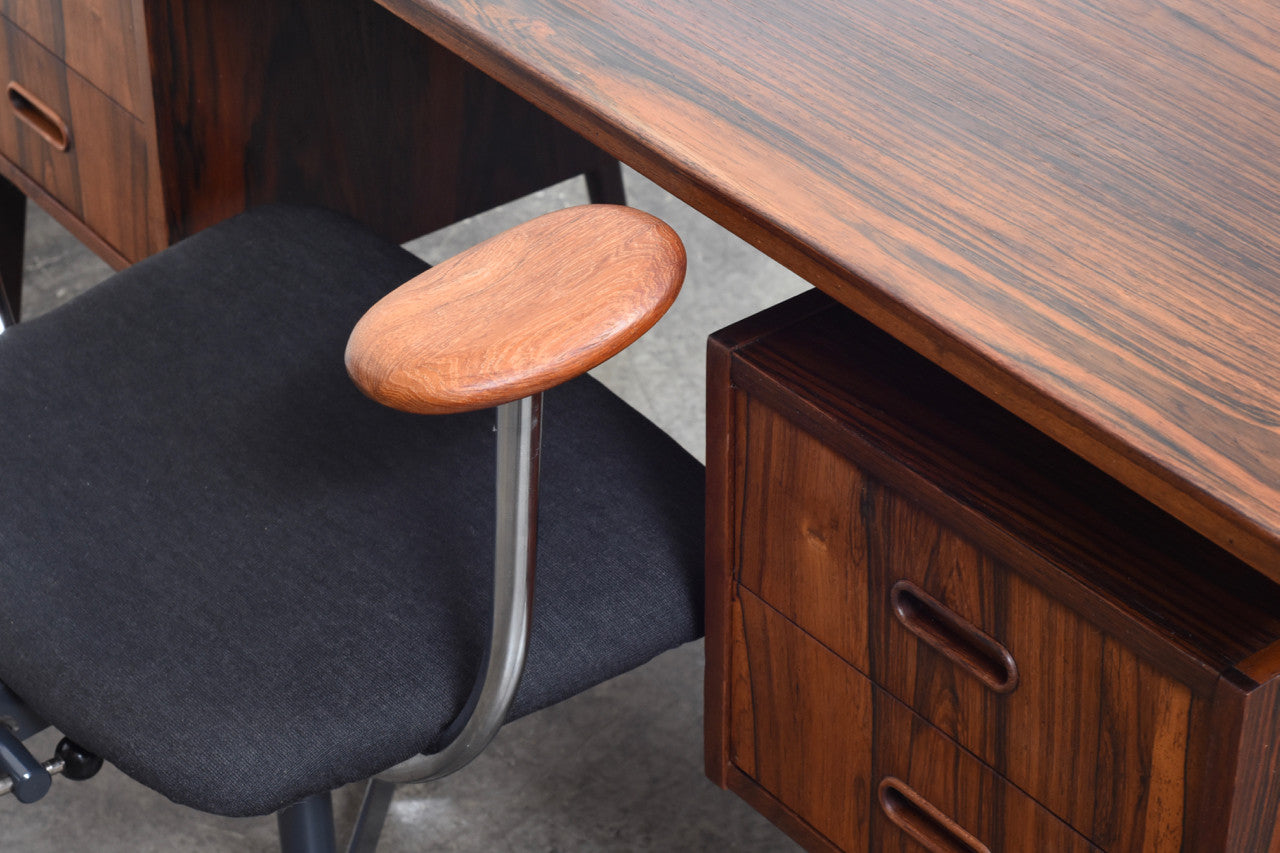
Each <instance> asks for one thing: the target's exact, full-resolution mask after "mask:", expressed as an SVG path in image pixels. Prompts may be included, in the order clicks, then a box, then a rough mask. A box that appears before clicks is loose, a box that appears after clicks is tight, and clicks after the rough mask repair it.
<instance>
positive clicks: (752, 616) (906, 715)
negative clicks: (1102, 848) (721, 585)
mask: <svg viewBox="0 0 1280 853" xmlns="http://www.w3.org/2000/svg"><path fill="white" fill-rule="evenodd" d="M735 623H736V624H735V625H734V631H735V633H736V635H737V637H738V640H737V644H738V646H739V648H741V649H743V651H744V653H743V654H742V655H739V656H737V657H736V658H735V661H736V662H737V664H738V666H739V667H740V670H739V671H738V672H735V673H734V678H733V680H732V683H733V685H734V689H733V696H732V705H733V708H734V714H733V716H734V719H735V721H736V725H735V726H734V729H733V737H732V740H731V750H732V753H733V757H734V761H735V763H736V764H737V766H738V767H739V768H740V769H741V770H742V771H743V772H744V773H746V774H747V775H748V776H750V777H751V778H753V779H754V780H756V781H757V782H758V783H759V784H760V785H761V786H762V787H763V788H765V789H766V790H767V791H769V792H770V793H771V794H773V796H775V797H777V798H778V800H779V801H781V802H782V803H783V804H784V805H786V806H787V807H788V808H789V809H791V810H792V811H793V812H794V813H795V814H796V815H797V816H798V817H800V818H801V819H803V820H804V821H806V822H807V823H808V824H809V825H810V826H811V827H812V828H813V829H815V830H816V831H818V832H819V833H821V834H822V836H823V837H824V838H825V839H827V840H829V841H830V842H832V843H833V844H835V845H836V846H837V847H838V848H839V849H842V850H851V851H862V850H875V851H886V853H887V851H899V850H901V851H915V850H919V849H921V848H920V847H919V846H918V845H917V843H916V841H914V840H913V838H914V837H916V835H917V834H924V835H926V836H934V837H940V838H941V839H943V840H942V841H940V842H939V846H936V847H934V848H931V849H939V850H956V851H961V852H962V853H983V851H991V853H996V851H1011V853H1020V851H1030V850H1053V851H1058V852H1059V853H1071V852H1072V851H1090V850H1094V849H1096V848H1094V847H1092V846H1091V845H1090V844H1089V843H1088V842H1087V841H1086V840H1085V839H1084V838H1082V837H1081V836H1080V835H1079V834H1077V833H1075V832H1073V831H1072V830H1071V829H1070V828H1069V827H1068V826H1067V825H1066V824H1064V823H1063V822H1062V821H1060V820H1058V819H1057V818H1055V817H1054V816H1053V815H1052V814H1050V813H1049V812H1048V811H1047V810H1046V809H1044V808H1041V807H1040V806H1038V805H1037V804H1036V803H1035V802H1033V801H1032V800H1031V798H1029V797H1027V796H1026V795H1025V794H1023V793H1022V792H1020V791H1018V790H1017V788H1015V787H1014V786H1013V785H1011V784H1009V782H1008V781H1006V780H1004V779H1001V778H1000V777H999V775H998V774H996V773H994V772H992V771H991V770H990V769H989V768H986V767H984V766H983V765H982V764H981V763H980V762H978V761H976V760H974V759H973V758H972V757H971V756H969V755H967V754H966V753H965V752H964V751H963V750H961V749H959V748H958V747H957V746H956V744H955V743H954V742H952V741H951V740H950V739H949V738H947V737H946V736H945V735H943V734H942V733H941V732H940V731H938V730H937V729H936V728H934V727H933V726H931V725H930V724H929V723H928V722H926V721H925V720H924V719H922V718H921V717H919V716H918V715H916V714H913V713H912V712H911V711H910V710H908V709H907V708H906V707H905V706H904V705H902V704H901V703H900V702H898V701H896V700H894V699H893V698H892V697H890V696H889V695H888V694H887V693H885V692H884V691H883V690H880V689H879V688H877V687H874V686H873V685H872V683H871V682H870V681H869V680H868V679H867V678H866V677H865V676H863V675H862V674H861V673H859V672H858V671H857V670H855V669H854V668H853V667H851V666H849V665H848V664H847V663H845V662H844V661H843V660H841V659H840V658H839V657H837V656H836V655H834V654H833V653H831V652H830V651H829V650H828V649H826V648H824V647H823V645H822V644H820V643H818V642H817V641H816V640H814V639H813V638H812V637H810V636H808V635H807V634H806V633H805V632H803V631H801V630H800V629H799V628H797V627H796V626H795V625H794V624H792V623H791V622H790V621H789V620H787V619H785V618H783V617H782V616H781V614H779V613H777V612H776V611H775V610H773V609H772V608H770V607H769V606H767V605H765V604H764V603H763V602H761V601H760V600H759V599H758V598H757V597H756V596H754V595H753V594H751V593H750V592H744V593H743V594H742V596H741V607H740V610H739V611H738V618H737V619H736V620H735Z"/></svg>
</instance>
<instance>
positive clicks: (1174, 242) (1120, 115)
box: [379, 0, 1280, 579]
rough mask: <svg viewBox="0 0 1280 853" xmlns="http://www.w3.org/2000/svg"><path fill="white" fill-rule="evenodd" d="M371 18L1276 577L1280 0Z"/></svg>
mask: <svg viewBox="0 0 1280 853" xmlns="http://www.w3.org/2000/svg"><path fill="white" fill-rule="evenodd" d="M379 2H381V3H383V4H384V5H386V6H387V7H388V8H390V9H391V10H392V11H394V12H395V13H396V14H398V15H400V17H402V18H405V19H406V20H408V21H410V22H411V23H414V24H415V25H417V26H418V27H419V28H421V29H423V30H424V31H426V32H427V33H428V34H430V35H431V36H432V37H434V38H436V39H437V40H439V41H441V42H443V43H444V44H445V45H446V46H448V47H450V48H452V49H453V50H455V51H456V52H458V53H460V54H461V55H463V56H464V57H465V58H466V59H468V60H469V61H471V62H473V63H474V64H476V65H477V66H479V67H480V68H481V69H483V70H484V71H486V72H488V73H489V74H491V75H492V76H494V77H496V78H497V79H499V80H501V81H502V82H504V83H505V84H507V85H508V86H510V87H511V88H513V89H515V90H516V91H518V92H520V93H521V94H523V95H525V96H526V97H528V98H530V99H531V100H533V101H534V102H535V103H538V104H539V105H540V106H542V107H543V108H544V109H547V110H548V111H549V112H551V113H552V114H554V115H556V116H557V117H558V118H560V119H561V120H562V121H564V122H565V123H567V124H568V125H570V126H571V127H573V128H575V129H576V130H578V131H579V132H581V133H583V134H584V135H586V136H588V137H589V138H591V139H593V140H594V141H596V142H597V143H598V144H600V145H601V146H602V147H604V148H605V149H606V150H609V151H610V152H612V153H613V154H615V155H617V156H618V157H619V158H620V159H622V160H623V161H625V162H627V163H629V164H631V165H633V166H635V167H636V168H638V169H639V170H640V171H642V172H644V173H645V174H647V175H648V176H649V177H651V178H653V179H654V180H656V181H658V182H659V183H660V184H663V185H664V186H666V187H667V188H668V189H669V190H671V191H673V192H674V193H675V194H676V195H678V196H680V197H682V198H683V199H685V200H686V201H688V202H690V203H691V204H693V205H694V206H695V207H697V208H699V209H701V210H702V211H703V212H705V213H707V214H709V215H710V216H712V217H713V218H715V219H717V220H718V221H719V222H721V223H722V224H723V225H725V226H726V227H728V228H729V229H730V230H732V231H734V232H736V233H737V234H738V235H739V236H742V237H743V238H745V239H747V240H749V241H750V242H752V243H753V244H755V245H757V246H759V247H760V248H761V249H763V250H764V251H766V252H768V253H769V254H771V255H773V256H774V257H776V258H777V259H779V260H781V261H782V262H783V263H786V264H787V265H789V266H791V267H792V268H793V269H795V270H796V271H797V272H799V273H800V274H802V275H804V276H805V277H806V278H808V279H809V280H810V281H812V282H813V283H814V284H816V285H817V286H819V287H821V288H822V289H824V290H827V291H828V292H830V293H832V294H833V295H834V296H836V297H837V298H838V299H840V300H841V301H843V302H845V303H846V304H848V305H850V306H851V307H853V308H854V309H855V310H857V311H859V312H860V313H862V314H864V315H865V316H867V317H868V318H869V319H871V320H872V321H873V322H875V323H877V324H878V325H880V326H881V327H883V328H885V329H886V330H887V331H889V332H890V333H892V334H894V335H895V336H896V337H898V338H899V339H901V340H903V341H904V342H906V343H907V344H909V345H910V346H912V347H914V348H915V349H917V350H918V351H920V352H921V353H923V354H924V355H926V356H928V357H929V358H931V359H932V360H934V361H935V362H937V363H939V364H940V365H942V366H943V367H945V368H946V369H948V370H950V371H951V372H952V373H954V374H956V375H957V376H960V377H961V378H963V379H964V380H965V381H967V382H968V383H969V384H971V385H973V386H974V387H976V388H977V389H979V390H980V391H982V392H983V393H985V394H987V395H988V396H990V397H992V398H994V399H996V400H997V401H998V402H1000V403H1001V404H1002V405H1004V406H1005V407H1007V408H1009V409H1010V410H1012V411H1014V412H1015V413H1017V414H1018V415H1020V416H1021V417H1023V418H1024V419H1026V420H1027V421H1029V422H1031V423H1033V424H1034V425H1036V426H1037V427H1038V428H1040V429H1041V430H1043V431H1045V432H1046V433H1048V434H1049V435H1051V436H1053V437H1054V438H1055V439H1057V440H1058V441H1060V442H1062V443H1063V444H1065V445H1067V446H1068V447H1070V448H1072V449H1073V450H1075V451H1076V452H1078V453H1080V454H1081V455H1082V456H1084V457H1086V458H1087V459H1089V460H1090V461H1092V462H1093V463H1094V464H1096V465H1098V466H1099V467H1101V468H1102V469H1104V470H1106V471H1108V472H1109V473H1111V474H1112V475H1114V476H1116V477H1117V478H1119V479H1120V480H1122V481H1124V482H1125V483H1127V484H1128V485H1130V486H1131V487H1132V488H1134V489H1135V490H1137V491H1138V492H1140V493H1141V494H1143V495H1144V496H1146V497H1148V498H1149V499H1150V500H1152V501H1154V502H1155V503H1157V504H1159V505H1160V506H1163V507H1164V508H1165V509H1166V510H1168V511H1170V512H1172V513H1173V514H1174V515H1176V516H1178V517H1180V518H1181V519H1182V520H1183V521H1184V522H1186V523H1188V524H1189V525H1190V526H1192V527H1194V528H1196V529H1197V530H1199V531H1200V532H1202V533H1203V534H1205V535H1206V536H1208V537H1209V538H1211V539H1213V540H1215V541H1216V542H1218V543H1219V544H1220V545H1222V546H1224V547H1226V548H1227V549H1229V550H1231V551H1233V552H1234V553H1236V554H1237V555H1239V556H1241V557H1243V558H1244V559H1246V560H1248V561H1250V562H1251V563H1252V564H1253V565H1255V566H1256V567H1257V568H1259V569H1260V570H1262V571H1263V572H1265V573H1267V574H1268V575H1270V576H1272V577H1273V578H1276V579H1280V365H1278V363H1280V6H1276V5H1275V4H1272V3H1267V2H1262V0H1244V2H1241V3H1235V4H1223V3H1216V2H1208V0H1164V2H1160V0H1113V2H1109V3H1098V2H1096V0H1035V2H1031V0H946V2H941V0H892V2H888V0H839V2H837V0H379Z"/></svg>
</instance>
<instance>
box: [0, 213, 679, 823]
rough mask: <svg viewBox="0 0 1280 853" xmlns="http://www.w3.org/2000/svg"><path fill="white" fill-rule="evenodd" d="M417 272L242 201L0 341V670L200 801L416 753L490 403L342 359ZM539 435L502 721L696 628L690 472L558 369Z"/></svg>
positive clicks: (456, 581) (474, 547)
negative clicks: (424, 400) (510, 687)
mask: <svg viewBox="0 0 1280 853" xmlns="http://www.w3.org/2000/svg"><path fill="white" fill-rule="evenodd" d="M421 268H422V265H421V263H420V262H419V261H418V260H416V259H415V258H414V257H412V256H411V255H409V254H408V253H406V252H404V251H402V250H401V249H399V248H398V247H395V246H390V245H387V244H385V243H383V242H382V241H380V240H378V239H376V238H374V237H371V236H369V235H367V234H365V233H364V232H362V231H361V230H359V229H357V228H355V227H353V226H352V225H351V224H350V223H348V222H346V221H345V220H342V219H339V218H337V217H334V216H331V215H329V214H326V213H323V212H320V211H315V210H296V209H284V208H275V209H266V210H262V211H259V212H256V213H252V214H248V215H246V216H243V217H240V218H238V219H235V220H232V221H231V222H228V223H225V224H223V225H222V226H219V227H217V228H215V229H212V230H210V231H207V232H204V233H203V234H201V235H199V236H197V237H195V238H193V239H191V240H188V241H186V242H184V243H182V244H180V245H179V246H177V247H175V248H174V249H171V250H169V251H167V252H165V253H163V254H161V255H159V256H157V257H155V258H152V259H151V260H149V261H146V262H144V263H141V264H139V265H138V266H136V267H134V268H131V269H129V270H127V271H125V272H123V273H120V274H118V275H117V276H115V277H113V278H112V279H111V280H110V281H108V282H106V283H104V284H103V285H101V286H99V287H98V288H95V289H94V290H93V291H91V292H90V293H88V294H86V295H85V296H83V297H81V298H79V299H77V300H75V301H73V302H72V303H70V304H68V305H66V306H64V307H62V308H60V309H58V310H56V311H54V312H52V313H51V314H48V315H46V316H43V317H40V318H38V319H35V320H32V321H30V322H26V323H22V324H19V325H17V326H14V327H12V328H10V329H9V330H7V331H5V332H4V334H2V335H0V448H2V451H0V682H3V683H4V684H6V685H8V686H9V687H10V688H11V689H12V690H13V691H14V692H16V693H17V694H18V695H19V696H20V697H21V698H22V699H23V700H25V701H26V703H27V704H28V705H30V706H31V707H32V708H33V709H34V710H35V711H36V712H37V713H39V714H40V715H42V716H44V717H45V718H46V719H47V720H48V721H50V722H51V723H53V724H54V725H56V726H57V727H58V728H60V729H62V730H63V731H64V732H65V733H66V734H68V735H69V736H71V737H72V738H74V739H76V740H77V741H78V742H80V743H81V744H82V745H83V746H85V747H87V748H88V749H90V750H93V751H96V752H98V753H99V754H101V755H102V756H103V757H105V758H106V759H107V760H109V761H111V762H113V763H115V764H116V765H118V766H119V767H120V768H121V769H122V770H124V771H125V772H126V773H128V774H129V775H131V776H133V777H135V778H136V779H138V780H139V781H141V782H143V783H144V784H146V785H149V786H150V787H152V788H155V789H156V790H158V791H160V792H161V793H163V794H165V795H166V796H168V797H170V798H172V799H174V800H176V801H178V802H181V803H185V804H187V805H191V806H194V807H196V808H199V809H202V810H206V811H212V812H217V813H222V814H232V815H245V814H262V813H268V812H271V811H275V810H277V809H279V808H281V807H282V806H284V805H286V804H288V803H291V802H294V801H297V800H299V799H301V798H303V797H304V796H306V795H309V794H311V793H314V792H318V791H323V790H328V789H332V788H334V787H336V786H338V785H340V784H343V783H346V782H349V781H353V780H357V779H362V778H366V777H368V776H370V775H371V774H374V773H376V772H377V771H379V770H382V769H384V768H386V767H387V766H389V765H391V764H393V763H395V762H397V761H399V760H402V759H404V758H406V757H408V756H410V755H411V754H413V753H415V752H417V751H421V750H423V749H425V748H428V747H430V746H431V745H432V743H433V739H434V738H435V737H436V736H437V735H438V733H439V732H440V731H441V729H442V728H444V727H445V726H446V725H447V724H448V723H449V722H450V720H451V719H452V718H453V717H454V716H455V715H456V714H457V713H458V711H459V709H460V708H461V706H462V704H463V702H464V701H465V698H466V696H467V692H468V690H469V689H470V686H471V683H472V681H473V679H474V677H475V675H476V668H477V666H478V662H479V659H480V656H481V653H482V650H483V646H484V643H485V642H486V639H487V634H486V631H487V620H488V612H487V607H488V599H489V589H490V587H489V585H490V582H491V581H490V574H491V571H492V569H491V563H492V541H491V536H492V526H493V522H492V517H491V516H492V511H493V510H492V506H493V497H492V479H493V467H494V461H493V452H494V451H493V417H492V414H491V413H486V412H479V413H474V414H467V415H450V416H432V417H427V416H412V415H405V414H401V413H397V412H394V411H391V410H388V409H385V408H383V407H381V406H379V405H377V404H376V403H373V402H371V401H368V400H366V399H365V398H364V397H362V396H361V395H360V393H359V392H358V391H357V390H356V389H355V388H354V387H353V386H352V384H351V382H350V381H349V379H348V378H347V376H346V374H345V371H344V368H343V360H342V354H343V347H344V345H345V342H346V340H347V336H348V334H349V333H350V330H351V328H352V326H353V325H354V323H355V322H356V320H357V319H358V318H359V317H360V315H361V313H362V312H363V311H365V309H367V308H368V307H369V305H371V304H372V303H373V302H374V301H375V300H376V299H377V298H378V297H380V296H381V295H382V294H383V293H385V292H386V291H388V290H390V289H392V288H393V287H395V286H396V285H398V284H400V283H401V282H403V281H405V280H406V279H408V278H410V277H412V276H413V275H415V274H416V273H418V272H419V271H420V270H421ZM543 445H544V451H543V462H542V493H541V507H542V510H541V516H540V517H541V521H540V527H539V575H538V579H537V589H536V603H535V609H534V612H535V623H534V629H533V635H532V645H531V649H530V656H529V662H528V666H527V669H526V672H525V677H524V680H523V682H522V683H521V687H520V691H519V694H518V696H517V700H516V707H515V711H514V714H515V715H521V714H526V713H528V712H531V711H534V710H536V709H538V708H541V707H544V706H546V705H548V704H550V703H553V702H556V701H558V700H560V699H562V698H565V697H567V696H569V695H571V694H573V693H575V692H577V691H579V690H581V689H583V688H585V687H587V686H589V685H591V684H594V683H597V682H599V681H602V680H604V679H607V678H609V677H611V676H613V675H615V674H618V673H620V672H622V671H624V670H626V669H629V668H631V667H633V666H635V665H637V664H639V663H641V662H643V661H645V660H647V659H649V658H651V657H652V656H654V655H655V654H657V653H659V652H661V651H663V650H665V649H668V648H671V647H673V646H675V645H678V644H680V643H683V642H685V641H688V640H692V639H694V638H696V637H697V636H698V635H699V634H700V633H701V560H702V544H701V541H702V510H701V507H702V469H701V466H700V465H698V463H697V462H696V461H695V460H693V459H692V458H690V457H689V456H688V455H687V454H685V453H684V452H683V451H682V450H680V449H679V448H678V447H677V446H676V445H675V444H674V443H673V442H672V441H671V440H670V439H668V438H667V437H666V436H664V435H663V434H662V433H661V432H660V431H658V430H657V429H656V428H655V427H653V426H652V425H651V424H649V423H648V422H647V421H645V420H644V419H643V418H642V417H640V416H639V415H638V414H636V413H635V412H634V411H632V410H631V409H629V408H628V407H627V406H626V405H624V404H623V403H621V402H620V401H619V400H618V399H617V398H616V397H614V396H613V395H612V394H611V393H609V392H608V391H607V390H605V389H604V388H603V387H602V386H600V385H599V384H597V383H596V382H594V381H593V380H591V379H589V378H581V379H578V380H574V381H572V382H570V383H568V384H567V385H565V386H562V387H561V388H558V389H556V390H554V391H552V392H549V393H548V395H547V398H546V403H545V426H544V438H543Z"/></svg>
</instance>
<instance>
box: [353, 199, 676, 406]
mask: <svg viewBox="0 0 1280 853" xmlns="http://www.w3.org/2000/svg"><path fill="white" fill-rule="evenodd" d="M684 271H685V253H684V246H683V245H682V244H681V242H680V238H679V237H677V236H676V233H675V232H674V231H672V230H671V228H670V227H668V226H667V225H666V223H664V222H662V221H661V220H659V219H657V218H655V217H653V216H650V215H649V214H647V213H644V212H642V211H639V210H636V209H634V208H629V207H616V206H613V205H587V206H583V207H575V208H569V209H567V210H558V211H555V212H553V213H548V214H545V215H543V216H540V217H538V218H537V219H533V220H530V221H529V222H526V223H524V224H523V225H519V226H516V227H515V228H512V229H510V230H508V231H505V232H503V233H502V234H499V235H498V236H496V237H492V238H490V239H489V240H486V241H485V242H483V243H481V244H479V245H477V246H474V247H473V248H471V249H468V250H467V251H465V252H462V253H461V254H459V255H456V256H454V257H453V258H450V259H449V260H447V261H445V262H444V263H442V264H440V265H439V266H436V267H433V268H432V269H430V270H428V271H426V272H425V273H423V274H422V275H420V276H418V277H417V278H415V279H413V280H412V281H410V282H408V283H406V284H404V285H401V286H400V287H399V288H397V289H396V290H394V291H393V292H392V293H390V294H388V295H387V296H386V297H384V298H383V299H382V300H380V301H379V302H378V303H377V304H376V305H374V306H373V307H372V308H370V309H369V311H368V312H367V313H366V314H365V315H364V317H363V318H361V320H360V322H359V323H357V324H356V327H355V330H354V331H353V332H352V333H351V339H350V340H349V342H348V344H347V353H346V362H347V371H348V373H350V374H351V377H352V379H354V380H355V382H356V384H357V385H358V386H359V387H360V389H361V390H362V391H363V392H364V393H365V394H367V395H368V396H370V397H372V398H373V399H375V400H377V401H378V402H380V403H383V404H385V405H388V406H391V407H392V408H396V409H402V410H404V411H408V412H418V413H423V414H428V413H433V414H437V413H444V412H460V411H468V410H472V409H481V408H488V407H489V406H496V405H498V404H500V403H505V402H509V401H511V400H516V399H519V398H521V397H525V396H528V395H530V394H534V393H537V392H539V391H545V390H547V389H548V388H551V387H553V386H555V385H558V384H560V383H561V382H564V381H566V380H568V379H571V378H573V377H574V376H578V375H580V374H582V373H585V372H586V371H587V370H589V369H591V368H592V367H595V366H596V365H597V364H600V363H601V362H602V361H604V360H605V359H607V358H609V357H611V356H613V355H616V354H617V353H618V352H620V351H622V350H623V349H625V348H626V347H627V346H629V345H630V344H631V343H632V342H634V341H635V340H636V339H637V338H639V337H640V336H641V335H642V334H644V333H645V332H646V331H647V330H648V329H649V328H650V327H651V326H652V325H653V324H654V323H656V322H657V321H658V319H659V318H660V317H661V316H662V315H663V314H664V313H666V310H667V308H668V307H670V305H671V303H672V302H674V301H675V298H676V294H677V293H679V291H680V285H681V283H682V282H683V281H684Z"/></svg>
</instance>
